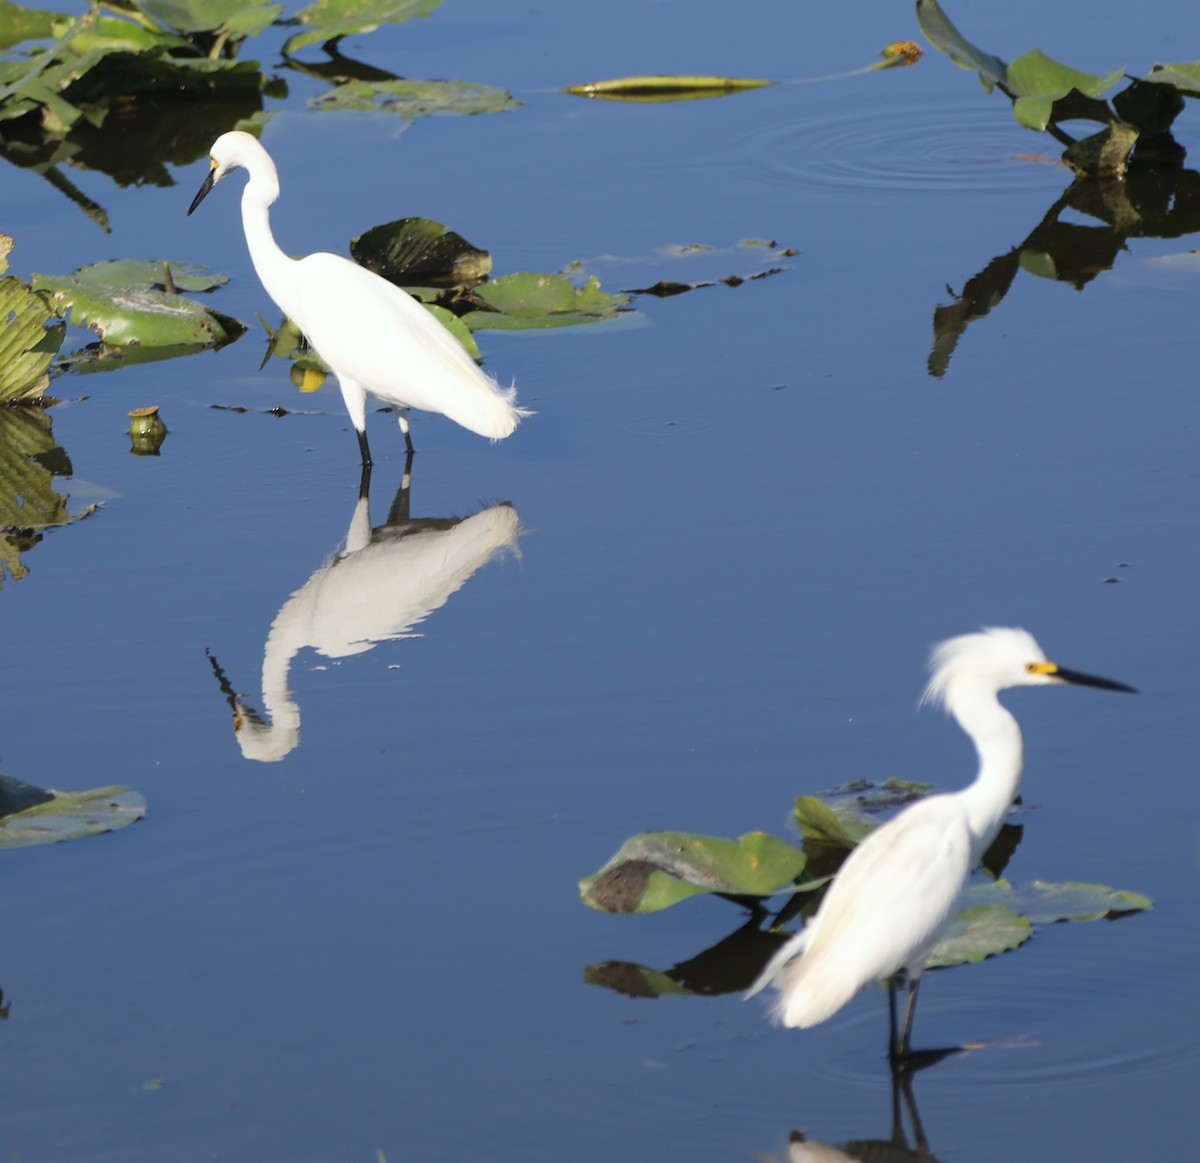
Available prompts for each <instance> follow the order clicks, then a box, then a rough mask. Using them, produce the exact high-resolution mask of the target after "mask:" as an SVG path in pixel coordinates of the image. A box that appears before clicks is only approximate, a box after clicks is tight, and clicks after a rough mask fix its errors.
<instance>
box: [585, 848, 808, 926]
mask: <svg viewBox="0 0 1200 1163" xmlns="http://www.w3.org/2000/svg"><path fill="white" fill-rule="evenodd" d="M803 870H804V853H803V852H801V851H800V850H799V849H798V848H796V847H794V846H793V845H791V844H789V843H788V842H787V841H786V840H780V839H778V838H777V837H775V836H771V835H768V834H767V833H766V832H751V833H749V834H748V835H746V836H741V837H739V838H738V839H737V840H728V839H725V838H723V837H718V836H697V835H694V834H692V833H688V832H643V833H641V834H640V835H637V836H634V837H632V838H630V839H629V840H626V841H625V843H624V844H622V845H621V848H620V851H618V852H617V854H616V855H615V856H614V857H613V858H612V859H611V860H610V861H609V862H608V863H607V864H606V865H605V866H604V867H603V868H602V869H600V871H599V872H598V873H596V875H595V876H589V877H586V878H585V879H584V880H581V881H580V882H579V889H580V893H581V894H582V896H583V900H584V902H585V903H586V904H589V905H591V906H592V908H594V909H599V910H600V911H601V912H606V913H652V912H657V911H658V910H659V909H665V908H667V907H668V906H669V905H673V904H676V903H678V902H679V901H681V900H683V899H684V898H686V897H689V896H694V895H696V894H697V893H706V892H723V893H734V894H738V895H753V896H770V895H772V894H773V893H776V892H779V891H780V890H781V889H783V888H785V887H790V886H791V884H792V883H793V882H794V881H795V880H796V878H797V877H798V876H799V875H800V873H801V872H803Z"/></svg>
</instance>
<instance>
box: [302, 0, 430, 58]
mask: <svg viewBox="0 0 1200 1163" xmlns="http://www.w3.org/2000/svg"><path fill="white" fill-rule="evenodd" d="M441 2H442V0H315V2H314V3H312V4H310V5H309V6H308V7H307V8H302V9H301V10H300V11H299V12H297V13H296V14H295V15H294V16H293V17H292V19H293V21H295V23H297V24H300V25H303V26H304V31H303V32H297V33H295V34H294V35H293V36H290V37H288V39H287V41H286V42H285V43H284V46H283V51H284V54H285V55H287V54H290V53H295V52H299V51H300V50H301V49H302V48H305V47H307V46H308V45H310V44H321V43H322V42H323V41H327V40H333V39H335V38H336V37H339V36H351V35H353V34H355V33H359V32H374V31H375V29H377V28H378V27H379V26H380V25H381V24H398V23H400V22H401V21H403V20H408V19H410V18H411V17H413V16H428V15H429V14H430V13H431V12H432V11H433V10H434V9H435V8H437V7H438V6H439V5H440V4H441Z"/></svg>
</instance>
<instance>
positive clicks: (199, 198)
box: [188, 170, 217, 217]
mask: <svg viewBox="0 0 1200 1163" xmlns="http://www.w3.org/2000/svg"><path fill="white" fill-rule="evenodd" d="M216 175H217V171H216V170H209V171H208V177H206V178H205V179H204V185H202V186H201V187H200V189H199V191H198V192H197V194H196V196H195V197H194V198H193V199H192V204H191V205H190V206H189V207H188V217H191V213H192V211H193V210H195V209H196V207H197V206H199V205H200V203H201V202H203V201H204V199H205V198H207V197H208V192H209V191H210V190H211V189H212V188H213V186H215V185H216V184H217V176H216Z"/></svg>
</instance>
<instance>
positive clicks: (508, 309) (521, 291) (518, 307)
mask: <svg viewBox="0 0 1200 1163" xmlns="http://www.w3.org/2000/svg"><path fill="white" fill-rule="evenodd" d="M474 293H475V295H476V296H477V297H478V298H479V300H480V301H481V302H482V303H483V304H484V306H485V307H486V308H488V309H487V310H485V311H473V312H471V314H470V315H468V316H467V326H468V327H470V328H471V330H472V331H482V330H485V329H489V328H492V329H497V330H503V331H516V330H523V329H526V328H533V327H566V326H570V325H572V324H575V323H594V322H599V321H600V320H602V319H612V318H615V317H616V315H617V314H618V313H619V312H621V311H623V310H626V309H627V307H628V305H629V297H628V296H627V295H619V294H617V295H610V294H608V293H607V292H605V291H602V290H601V289H600V281H599V280H598V279H597V278H595V277H594V276H593V277H591V278H589V279H588V280H587V282H586V283H585V284H584V285H583V286H582V287H576V286H575V284H574V283H573V282H571V280H570V279H569V278H568V277H567V276H566V275H563V274H535V273H531V272H522V273H519V274H513V275H504V276H503V277H501V278H499V279H496V280H494V281H493V282H490V283H484V284H483V285H482V286H481V287H477V288H476V290H475V292H474Z"/></svg>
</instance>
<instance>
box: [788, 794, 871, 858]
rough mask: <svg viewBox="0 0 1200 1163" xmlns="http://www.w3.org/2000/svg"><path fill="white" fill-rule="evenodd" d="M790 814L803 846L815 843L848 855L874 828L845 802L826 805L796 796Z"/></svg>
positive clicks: (836, 801) (810, 798)
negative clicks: (792, 813) (802, 839)
mask: <svg viewBox="0 0 1200 1163" xmlns="http://www.w3.org/2000/svg"><path fill="white" fill-rule="evenodd" d="M793 812H794V814H795V817H796V825H797V827H799V829H800V835H801V836H803V837H804V842H805V844H808V843H817V844H822V845H825V846H826V847H830V848H845V849H846V850H847V851H849V850H850V849H851V848H853V847H854V846H855V844H857V843H858V842H859V841H860V840H861V839H862V838H863V837H864V836H865V835H867V833H868V832H871V831H872V830H873V829H874V827H875V825H874V823H873V822H872V821H870V820H868V819H866V818H865V817H863V816H861V815H859V813H858V812H857V811H856V810H855V809H854V807H853V805H851V804H849V803H847V802H846V801H845V800H835V801H833V802H832V803H827V802H826V801H825V800H822V799H818V798H817V797H816V796H797V797H796V804H795V807H794V808H793Z"/></svg>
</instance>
